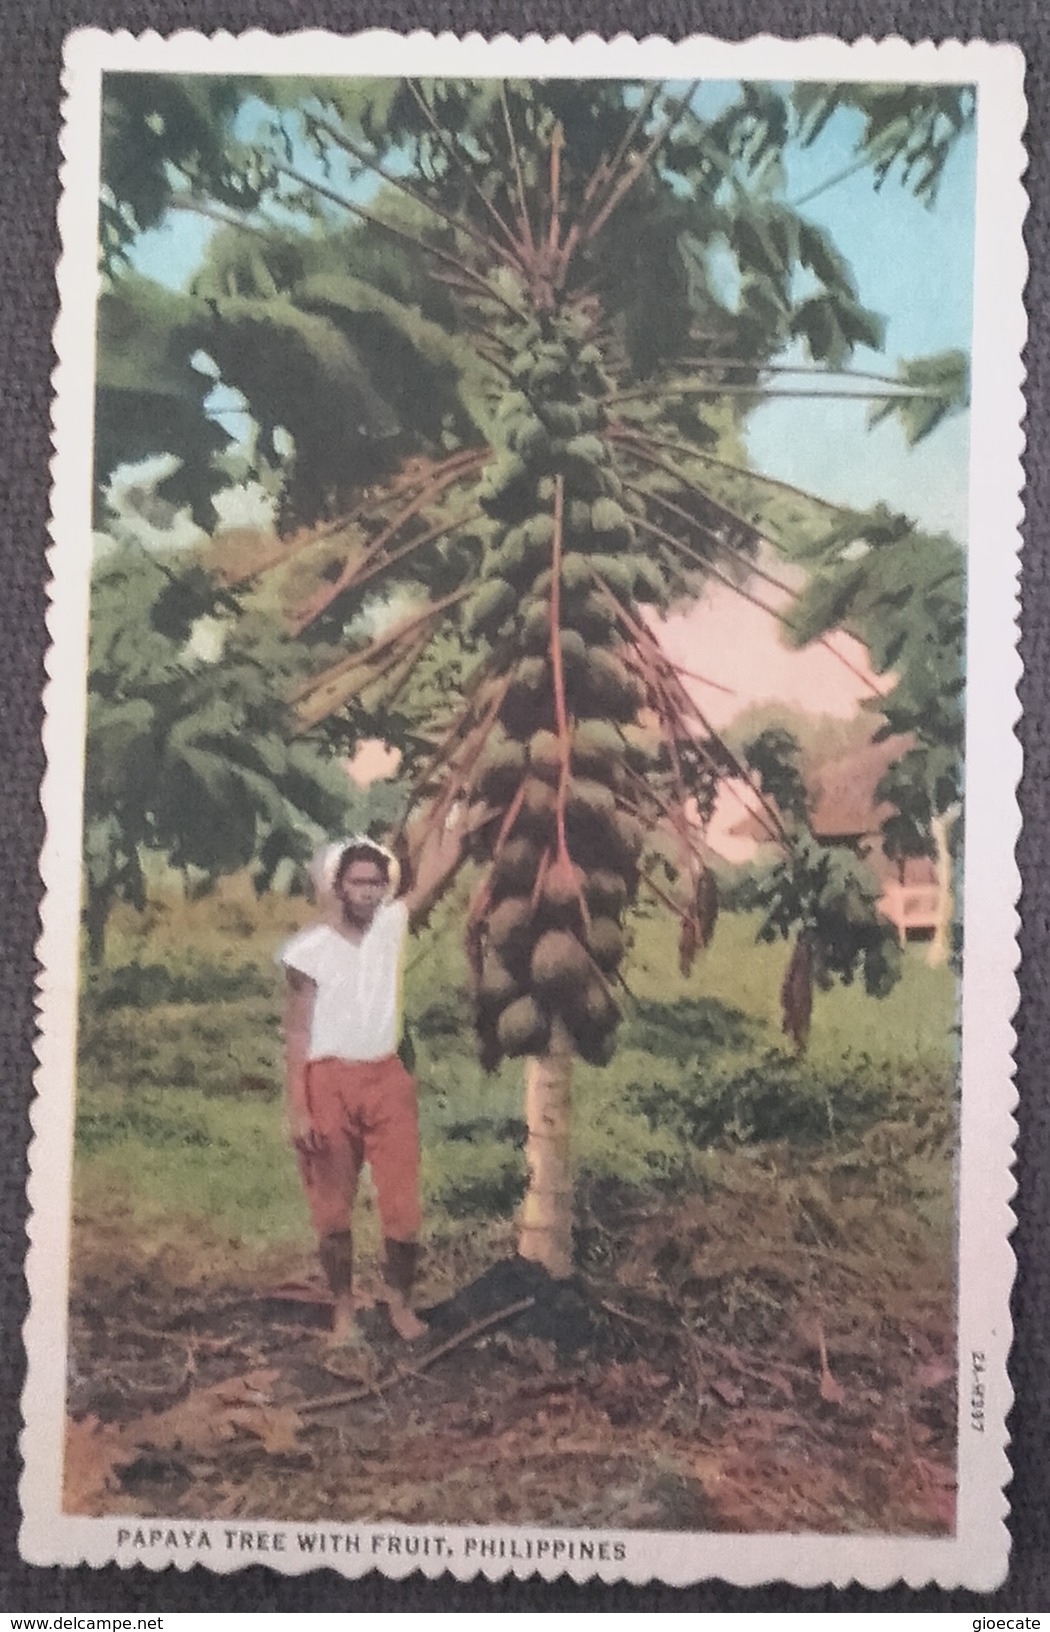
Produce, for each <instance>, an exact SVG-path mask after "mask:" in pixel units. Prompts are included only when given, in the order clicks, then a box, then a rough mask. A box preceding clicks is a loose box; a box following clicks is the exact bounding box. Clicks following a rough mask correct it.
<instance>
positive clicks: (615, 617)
mask: <svg viewBox="0 0 1050 1632" xmlns="http://www.w3.org/2000/svg"><path fill="white" fill-rule="evenodd" d="M511 372H512V375H513V380H512V385H513V389H511V390H510V391H508V393H507V394H506V396H505V398H504V400H503V402H502V404H501V406H500V410H499V415H498V421H499V435H498V439H497V451H496V454H495V457H494V459H493V463H492V465H491V467H490V469H489V471H488V473H487V477H486V481H485V485H484V488H483V492H482V495H481V502H482V505H483V507H484V509H485V510H486V511H487V513H488V515H489V516H490V517H491V518H492V520H493V521H494V522H495V524H496V526H495V529H494V533H493V537H492V541H491V543H490V546H489V554H488V558H487V561H486V569H487V570H486V572H485V575H484V578H483V582H482V585H481V587H480V589H479V592H478V594H477V596H476V598H475V600H474V602H473V605H472V607H471V612H470V628H471V630H472V631H473V632H474V633H475V634H477V635H479V636H481V637H483V638H485V639H486V640H488V641H489V642H490V643H491V645H492V651H493V661H494V666H495V667H496V669H497V670H500V669H501V670H502V675H503V678H504V680H505V681H506V682H507V687H506V692H505V695H504V697H503V700H502V704H501V707H500V711H499V721H498V725H497V726H496V727H495V728H494V730H493V731H492V733H491V734H490V737H489V740H488V742H487V744H486V748H485V751H484V754H483V756H482V759H481V762H480V765H479V771H478V777H477V781H476V783H475V793H476V796H477V797H478V798H479V799H480V800H482V801H484V803H485V804H486V805H487V806H488V807H489V808H492V809H495V810H498V811H501V812H503V813H504V814H507V813H508V812H509V811H510V807H511V806H512V805H513V806H514V807H515V811H514V815H513V820H512V822H511V823H510V825H509V826H506V825H505V826H504V830H503V837H502V842H501V843H500V844H498V845H497V844H496V843H495V840H494V839H493V838H490V839H488V840H487V841H486V843H487V844H488V845H489V847H490V848H489V851H488V854H487V855H484V854H483V855H482V856H480V857H479V859H481V860H487V861H489V862H490V863H491V872H490V876H489V880H488V899H489V911H488V916H487V921H486V925H485V934H484V937H483V941H484V945H483V951H482V954H481V957H480V960H479V963H478V967H477V970H476V973H477V1010H476V1021H477V1028H478V1033H479V1037H480V1041H481V1052H482V1058H483V1060H484V1061H485V1063H486V1064H487V1065H489V1066H490V1067H491V1066H494V1065H495V1064H496V1063H497V1062H498V1060H499V1059H500V1058H503V1057H507V1056H519V1055H529V1054H543V1053H544V1052H546V1050H547V1048H548V1047H549V1044H550V1038H551V1031H552V1027H553V1025H554V1024H555V1023H556V1022H561V1024H562V1025H564V1027H565V1028H566V1029H567V1031H568V1033H569V1035H570V1037H571V1040H572V1043H573V1045H574V1048H575V1050H576V1052H577V1053H578V1054H580V1055H581V1056H582V1057H583V1058H584V1059H587V1060H590V1061H592V1062H595V1063H604V1062H605V1061H606V1060H607V1059H608V1057H609V1055H610V1053H611V1045H612V1035H613V1031H614V1029H615V1026H616V1023H617V1020H618V1018H619V1010H618V1008H617V1004H616V1001H615V998H614V996H613V991H612V986H611V981H612V979H613V977H615V974H616V971H617V968H618V966H619V964H620V961H621V959H622V956H623V951H624V929H623V921H624V913H625V910H626V908H627V906H628V904H629V903H630V902H631V901H632V900H633V899H634V895H635V892H636V890H637V887H638V865H639V858H640V854H641V849H642V841H643V830H642V826H641V824H640V823H639V821H638V820H637V818H636V817H635V816H634V815H633V814H631V812H630V811H629V810H628V809H626V808H625V805H626V804H627V803H629V801H627V800H624V799H623V797H622V795H623V794H624V791H625V781H626V778H627V775H628V768H629V767H631V768H633V769H634V770H635V771H636V772H638V773H640V774H642V775H644V774H645V773H646V771H647V770H650V769H651V767H652V757H651V756H652V753H653V749H652V748H651V747H650V746H649V743H648V739H647V733H646V732H645V731H644V730H642V729H640V728H639V727H638V725H637V724H636V722H637V719H638V714H639V710H640V709H641V708H642V706H643V705H644V703H645V701H646V696H645V687H644V684H643V683H642V681H641V680H640V678H639V676H638V674H637V672H636V671H635V669H634V668H633V667H632V666H631V664H630V663H629V662H628V661H626V656H627V653H628V651H629V644H628V642H627V640H626V639H625V635H624V629H625V627H629V624H628V623H627V621H626V620H625V619H624V618H623V617H622V616H621V609H622V611H623V612H624V613H626V614H627V615H628V619H629V618H630V617H632V616H634V617H636V616H637V604H638V603H639V602H650V603H657V604H661V603H663V601H664V597H665V587H664V580H663V576H662V574H661V573H660V571H659V568H658V567H657V566H656V564H655V563H653V562H652V561H650V560H649V559H647V558H645V557H644V556H642V554H641V552H640V550H639V549H638V544H637V538H636V533H635V528H634V524H633V519H632V506H631V504H630V502H629V499H625V494H624V490H623V485H622V483H621V480H620V477H619V475H618V473H617V471H616V469H615V466H614V462H613V457H612V452H611V449H610V447H609V445H608V443H607V441H606V440H605V439H604V438H603V436H602V434H601V433H602V430H603V428H604V424H605V411H604V409H603V407H602V405H601V400H600V399H601V397H602V396H603V395H604V394H606V393H607V391H608V389H609V386H608V381H607V380H606V378H605V376H604V375H603V373H602V370H601V367H600V353H599V352H598V350H597V349H596V348H595V347H594V346H593V345H589V344H587V343H586V342H585V341H584V340H582V339H580V338H578V337H576V336H574V335H573V333H572V332H571V330H570V329H569V327H568V325H565V326H563V327H562V328H561V329H560V330H559V328H558V325H557V321H556V320H553V319H552V320H549V321H548V324H547V326H546V327H545V328H544V327H542V326H541V325H540V323H539V322H534V323H532V324H530V325H529V326H528V327H527V328H526V329H525V330H524V331H523V335H522V340H521V348H520V350H519V352H518V354H517V355H516V356H515V358H514V361H513V363H512V365H511ZM559 486H560V504H557V505H556V502H555V498H556V493H557V492H558V488H559ZM555 571H557V572H558V584H557V594H556V596H555V595H554V593H553V592H554V589H555V584H554V573H555ZM559 689H560V692H561V696H560V698H559V696H558V691H559ZM489 832H490V833H491V829H489Z"/></svg>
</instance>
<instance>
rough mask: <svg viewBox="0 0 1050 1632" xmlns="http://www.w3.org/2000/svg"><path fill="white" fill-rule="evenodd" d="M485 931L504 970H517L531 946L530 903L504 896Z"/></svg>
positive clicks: (514, 897) (521, 898)
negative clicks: (487, 932) (504, 967)
mask: <svg viewBox="0 0 1050 1632" xmlns="http://www.w3.org/2000/svg"><path fill="white" fill-rule="evenodd" d="M500 859H501V860H502V859H503V858H502V857H501V858H500ZM488 931H489V939H490V941H491V942H492V945H493V946H494V947H495V949H496V951H497V952H498V953H499V956H500V960H501V961H502V962H503V963H504V964H505V965H506V966H507V968H508V969H517V968H518V967H520V965H521V963H522V960H523V959H527V957H528V952H529V947H530V945H531V942H532V905H531V902H530V901H529V900H528V899H527V898H526V897H525V896H520V895H511V896H508V897H507V899H506V900H505V901H501V902H500V904H499V906H498V907H494V908H493V910H492V912H490V914H489V919H488Z"/></svg>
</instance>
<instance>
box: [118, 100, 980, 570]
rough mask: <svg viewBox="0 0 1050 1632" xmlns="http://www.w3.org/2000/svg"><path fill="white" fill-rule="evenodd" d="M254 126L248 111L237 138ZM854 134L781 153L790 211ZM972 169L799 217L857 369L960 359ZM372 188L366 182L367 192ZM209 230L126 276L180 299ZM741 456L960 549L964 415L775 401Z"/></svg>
mask: <svg viewBox="0 0 1050 1632" xmlns="http://www.w3.org/2000/svg"><path fill="white" fill-rule="evenodd" d="M732 92H733V87H731V86H728V85H725V84H721V83H718V84H715V83H712V84H709V85H706V86H704V87H703V88H702V89H701V91H700V92H699V93H698V96H697V99H696V105H697V107H698V111H702V112H703V113H705V114H707V115H709V116H710V115H711V114H713V113H715V112H717V110H718V108H719V107H720V106H721V105H722V104H724V102H725V101H726V100H727V99H728V97H729V96H730V95H731V94H732ZM251 121H252V114H251V110H249V111H248V113H247V114H246V116H245V121H244V122H245V125H247V124H249V123H250V122H251ZM859 129H860V118H859V116H858V115H856V114H853V113H851V112H849V111H847V110H843V111H840V112H839V113H837V114H836V115H835V116H834V117H833V118H832V119H831V120H830V121H829V123H828V125H827V127H826V128H825V130H824V132H823V133H822V135H821V137H820V138H819V139H818V141H817V142H816V143H815V144H814V145H813V147H811V148H808V149H802V148H800V147H798V146H797V145H795V146H792V147H790V148H789V150H788V153H787V156H786V171H787V197H788V199H789V200H790V199H796V198H800V197H802V196H804V195H805V194H807V193H809V192H810V190H811V189H813V188H815V187H819V186H820V184H821V183H823V182H825V181H826V180H828V179H829V178H831V177H833V176H835V175H837V174H838V172H839V171H840V170H842V169H843V168H844V167H845V166H847V165H848V164H849V162H850V160H851V158H852V157H853V153H854V141H855V138H856V136H857V133H858V131H859ZM244 133H245V134H247V133H248V132H247V130H245V132H244ZM974 162H975V140H974V137H973V136H972V135H969V136H965V137H963V138H962V139H961V140H960V141H959V142H958V143H957V144H956V146H955V148H954V149H953V151H952V153H951V156H950V158H949V160H948V164H947V166H946V168H945V172H944V176H943V179H942V183H941V187H940V191H939V195H938V198H937V201H936V204H935V205H934V207H933V208H932V209H930V208H927V207H926V205H925V204H923V203H921V202H919V201H917V200H916V199H914V198H913V197H912V196H911V194H910V193H908V192H906V191H905V190H904V188H902V187H901V186H900V184H899V182H898V181H897V180H896V179H895V178H893V177H891V179H890V180H889V181H888V182H887V183H886V184H885V186H884V187H883V188H882V190H881V191H879V192H876V190H875V187H874V184H873V180H872V176H871V173H870V171H867V170H861V171H859V172H858V173H857V174H856V175H854V176H852V177H850V178H849V179H847V180H844V181H842V182H840V183H838V184H837V185H836V186H833V187H830V188H829V189H828V190H827V191H826V192H823V193H821V194H820V196H819V197H817V198H814V199H813V200H812V201H811V202H810V203H808V204H806V205H805V207H804V213H805V214H806V216H807V218H808V219H810V220H812V221H814V222H816V223H817V224H819V225H820V226H823V227H825V228H827V229H828V230H829V231H830V233H831V234H832V236H833V238H834V239H835V242H836V243H837V244H838V246H839V248H840V249H841V251H842V252H843V253H844V254H845V256H846V258H847V260H848V261H849V262H850V263H851V265H852V267H853V270H854V274H855V276H856V279H857V283H858V286H859V292H860V296H861V299H862V300H863V301H864V303H865V304H866V305H868V306H870V307H871V308H872V309H873V310H875V311H877V312H879V313H880V314H881V315H882V316H883V317H884V318H885V320H886V340H885V350H884V351H883V352H881V353H875V352H861V353H858V354H857V356H856V358H855V360H854V366H855V367H857V368H867V369H874V370H878V371H880V372H886V373H894V372H895V371H896V366H897V363H898V361H900V360H901V359H906V358H912V357H921V356H929V355H932V354H934V353H936V352H941V351H946V350H949V349H960V350H964V351H968V350H969V348H970V337H971V326H972V306H971V288H972V265H973V216H974ZM370 186H371V184H370V183H367V182H366V183H365V188H366V190H367V189H368V188H370ZM214 230H215V228H214V226H213V225H212V223H211V222H209V221H207V220H204V219H202V218H201V217H199V216H194V215H191V214H188V213H185V212H181V211H180V212H176V213H174V214H173V215H172V216H171V217H170V218H169V220H168V221H166V222H165V223H163V224H162V225H161V226H159V227H157V228H156V229H154V230H153V231H151V232H148V233H145V234H143V235H142V236H141V237H140V239H139V241H138V243H137V245H136V247H135V251H134V256H133V260H134V264H135V266H136V267H137V268H138V270H140V271H141V272H143V273H145V274H146V275H148V276H150V277H154V278H156V279H158V280H159V281H160V282H162V283H165V284H167V285H169V286H171V287H179V286H183V285H185V283H186V281H187V279H188V278H189V277H190V276H191V275H192V273H193V271H194V269H195V268H196V267H197V265H198V264H199V262H200V259H201V256H202V254H203V252H204V250H205V248H206V245H207V243H208V240H209V238H210V237H211V235H212V233H213V231H214ZM805 383H811V382H805ZM747 446H748V451H749V454H750V457H751V460H752V462H753V463H754V465H755V466H756V467H757V468H758V469H760V470H763V471H765V472H766V473H767V474H769V475H772V476H777V477H779V478H781V479H783V480H786V481H790V482H794V483H796V484H797V485H798V486H800V487H803V488H806V489H808V490H810V491H812V492H815V493H818V494H820V495H821V496H823V497H825V498H827V499H830V500H832V501H835V502H840V503H850V504H852V505H855V506H857V507H863V506H866V505H868V504H872V503H875V502H876V501H877V500H880V499H881V500H883V501H884V502H885V503H887V504H888V505H890V506H891V508H894V509H899V510H902V511H904V512H905V513H906V514H908V515H910V516H912V517H914V518H915V520H917V521H918V522H919V523H920V524H921V525H923V526H924V527H926V528H928V529H930V530H931V531H947V532H950V533H952V534H954V536H955V537H957V538H959V539H960V540H962V539H965V537H966V532H967V485H968V476H967V471H968V451H969V450H968V421H967V418H966V416H962V415H960V416H956V417H955V418H953V419H950V420H948V421H946V422H945V423H944V424H943V425H941V426H940V427H939V428H938V429H937V430H936V431H934V433H933V434H932V435H931V436H929V437H928V438H927V439H926V440H925V441H924V442H922V443H920V444H919V446H918V447H917V448H915V449H909V448H908V446H907V444H906V442H905V439H904V436H903V434H902V432H901V430H900V428H899V427H898V425H897V423H896V422H895V421H894V420H892V419H891V420H888V421H886V422H884V423H883V424H882V425H880V426H879V427H877V428H876V429H874V430H872V431H869V430H867V428H866V407H865V405H864V404H862V403H843V402H841V401H840V400H835V401H828V402H822V401H819V400H816V399H812V398H810V399H803V400H792V401H780V402H775V403H769V404H767V405H765V406H763V407H761V408H759V409H757V410H756V411H755V412H754V413H753V415H752V416H751V419H750V421H749V425H748V431H747Z"/></svg>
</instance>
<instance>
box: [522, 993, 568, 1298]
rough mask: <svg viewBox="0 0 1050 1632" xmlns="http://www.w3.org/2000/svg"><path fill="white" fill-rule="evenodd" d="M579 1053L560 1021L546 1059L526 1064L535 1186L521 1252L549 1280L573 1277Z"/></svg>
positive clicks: (528, 1156) (525, 1211)
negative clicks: (572, 1148) (573, 1120)
mask: <svg viewBox="0 0 1050 1632" xmlns="http://www.w3.org/2000/svg"><path fill="white" fill-rule="evenodd" d="M572 1060H573V1049H572V1043H571V1042H570V1040H569V1034H568V1032H567V1031H566V1029H565V1027H564V1025H563V1024H562V1023H561V1021H560V1020H555V1022H554V1023H553V1025H552V1027H551V1038H550V1046H549V1048H548V1051H547V1053H546V1054H543V1055H540V1056H539V1057H537V1058H533V1059H529V1060H527V1061H526V1063H525V1122H526V1127H527V1130H528V1131H527V1136H526V1142H525V1160H526V1163H527V1164H528V1171H529V1182H528V1189H527V1190H526V1192H525V1200H524V1203H523V1204H522V1210H521V1228H520V1233H519V1238H518V1252H519V1253H520V1254H521V1256H522V1257H523V1258H529V1259H531V1260H532V1262H533V1263H536V1264H542V1265H543V1267H544V1269H545V1270H546V1271H547V1273H548V1274H549V1275H553V1276H554V1277H555V1279H557V1280H565V1279H566V1278H567V1277H568V1276H569V1275H571V1274H572V1173H571V1170H570V1166H569V1122H570V1113H571V1106H572Z"/></svg>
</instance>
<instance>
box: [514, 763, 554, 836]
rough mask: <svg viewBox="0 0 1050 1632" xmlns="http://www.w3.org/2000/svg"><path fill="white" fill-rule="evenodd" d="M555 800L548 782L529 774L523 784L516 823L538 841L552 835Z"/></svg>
mask: <svg viewBox="0 0 1050 1632" xmlns="http://www.w3.org/2000/svg"><path fill="white" fill-rule="evenodd" d="M556 805H557V800H556V796H555V793H554V789H553V788H552V787H551V785H550V783H549V782H545V781H542V780H541V778H540V777H538V776H530V777H529V779H528V781H527V782H526V784H525V797H524V799H523V800H522V806H521V814H520V815H519V817H518V825H520V826H521V827H522V828H523V829H524V830H525V832H527V833H528V834H530V835H531V836H532V837H533V838H535V839H537V840H539V841H541V842H542V841H545V840H549V839H552V838H553V837H554V832H555V827H556Z"/></svg>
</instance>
